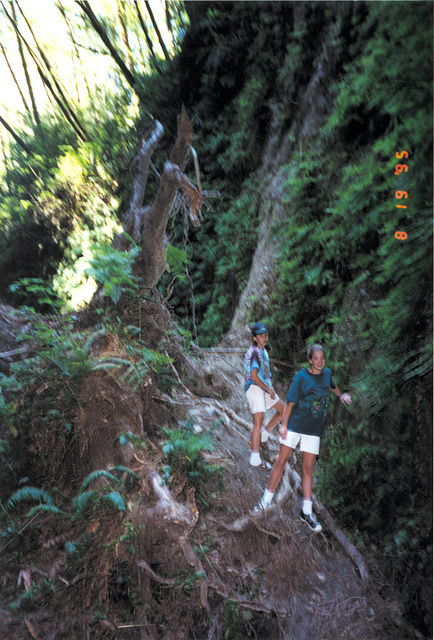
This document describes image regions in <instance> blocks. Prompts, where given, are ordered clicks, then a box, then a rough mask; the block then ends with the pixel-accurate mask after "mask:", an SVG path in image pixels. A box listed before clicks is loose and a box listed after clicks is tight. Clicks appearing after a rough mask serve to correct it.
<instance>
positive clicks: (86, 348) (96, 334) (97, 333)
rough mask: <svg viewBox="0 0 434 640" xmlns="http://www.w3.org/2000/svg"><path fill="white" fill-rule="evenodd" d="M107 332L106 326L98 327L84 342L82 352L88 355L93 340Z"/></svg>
mask: <svg viewBox="0 0 434 640" xmlns="http://www.w3.org/2000/svg"><path fill="white" fill-rule="evenodd" d="M106 333H107V329H106V327H103V328H102V329H99V331H95V332H94V333H93V334H92V335H91V336H90V337H89V338H88V339H87V340H86V342H85V345H84V347H83V351H84V353H85V354H86V355H87V356H88V355H89V353H90V351H91V349H92V347H93V345H94V342H95V341H96V340H97V339H98V338H100V337H101V336H105V335H106Z"/></svg>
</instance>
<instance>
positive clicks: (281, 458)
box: [267, 444, 293, 493]
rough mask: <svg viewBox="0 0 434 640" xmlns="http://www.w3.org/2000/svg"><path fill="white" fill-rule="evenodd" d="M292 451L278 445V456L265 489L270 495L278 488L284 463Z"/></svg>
mask: <svg viewBox="0 0 434 640" xmlns="http://www.w3.org/2000/svg"><path fill="white" fill-rule="evenodd" d="M292 451H293V449H291V448H290V447H285V445H283V444H281V445H280V451H279V455H278V457H277V460H276V462H275V463H274V466H273V468H272V470H271V476H270V480H269V482H268V487H267V489H268V491H269V492H270V493H274V492H275V491H276V489H277V487H278V486H279V483H280V481H281V480H282V476H283V472H284V470H285V466H286V463H287V462H288V460H289V458H290V457H291V454H292Z"/></svg>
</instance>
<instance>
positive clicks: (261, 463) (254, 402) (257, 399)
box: [244, 322, 285, 471]
mask: <svg viewBox="0 0 434 640" xmlns="http://www.w3.org/2000/svg"><path fill="white" fill-rule="evenodd" d="M250 330H251V333H252V346H251V347H250V348H249V349H248V351H247V352H246V354H245V356H244V374H245V377H244V391H245V392H246V398H247V402H248V404H249V408H250V411H251V413H252V417H253V429H252V436H251V447H252V450H251V453H250V465H251V466H252V467H255V468H257V469H264V470H267V471H268V470H270V469H271V465H270V463H269V462H266V461H265V460H262V458H261V454H260V453H259V447H260V445H261V444H262V445H265V444H266V442H267V440H268V438H269V435H270V433H271V432H272V430H273V429H274V427H275V426H276V425H277V424H279V422H280V421H281V419H282V414H283V410H284V408H285V404H284V403H283V402H282V400H281V399H280V398H279V396H278V395H277V393H276V392H275V391H274V389H273V384H272V382H271V370H270V359H269V357H268V353H267V351H266V349H265V347H266V345H267V342H268V329H267V327H266V325H265V324H264V323H263V322H255V323H254V324H253V325H252V327H251V329H250ZM269 409H273V411H275V414H274V415H273V416H272V417H271V419H270V421H269V422H268V424H267V426H266V427H265V428H264V416H265V413H266V411H268V410H269Z"/></svg>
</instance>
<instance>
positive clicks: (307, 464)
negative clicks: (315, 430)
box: [301, 451, 316, 502]
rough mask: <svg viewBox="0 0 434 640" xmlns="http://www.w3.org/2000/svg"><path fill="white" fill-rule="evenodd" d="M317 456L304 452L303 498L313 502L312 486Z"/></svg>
mask: <svg viewBox="0 0 434 640" xmlns="http://www.w3.org/2000/svg"><path fill="white" fill-rule="evenodd" d="M315 460H316V454H315V453H307V451H304V452H303V479H302V481H301V488H302V490H303V498H304V499H305V500H310V502H312V486H313V469H314V466H315Z"/></svg>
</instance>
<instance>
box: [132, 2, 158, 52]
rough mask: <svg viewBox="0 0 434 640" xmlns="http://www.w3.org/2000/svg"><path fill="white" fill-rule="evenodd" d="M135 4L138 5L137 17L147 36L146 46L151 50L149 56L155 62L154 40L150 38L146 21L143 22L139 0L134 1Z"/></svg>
mask: <svg viewBox="0 0 434 640" xmlns="http://www.w3.org/2000/svg"><path fill="white" fill-rule="evenodd" d="M134 4H135V5H136V10H137V17H138V18H139V22H140V26H141V27H142V31H143V33H144V34H145V38H146V44H147V45H148V50H149V55H150V56H151V58H152V59H153V60H155V58H156V56H155V51H154V45H153V44H152V40H151V38H150V37H149V32H148V29H147V27H146V24H145V21H144V20H143V16H142V13H141V11H140V8H139V4H138V2H137V0H134Z"/></svg>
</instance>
